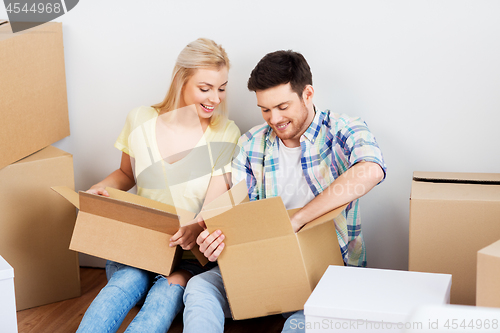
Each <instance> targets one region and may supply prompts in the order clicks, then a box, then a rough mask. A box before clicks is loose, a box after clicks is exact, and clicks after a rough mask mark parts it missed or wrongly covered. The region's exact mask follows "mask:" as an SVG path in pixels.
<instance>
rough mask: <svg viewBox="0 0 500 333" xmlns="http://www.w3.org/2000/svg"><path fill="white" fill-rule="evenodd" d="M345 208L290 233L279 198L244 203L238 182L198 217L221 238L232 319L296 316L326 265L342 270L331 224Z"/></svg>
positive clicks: (242, 187) (221, 260) (222, 266)
mask: <svg viewBox="0 0 500 333" xmlns="http://www.w3.org/2000/svg"><path fill="white" fill-rule="evenodd" d="M346 206H347V205H344V206H342V207H340V208H337V209H335V210H333V211H331V212H329V213H328V214H325V215H323V216H321V217H319V218H317V219H316V220H314V221H312V222H310V223H308V224H307V225H306V226H305V227H304V228H302V229H301V230H300V231H299V232H298V233H294V232H293V229H292V225H291V223H290V217H291V216H292V215H293V214H294V213H295V212H296V211H297V210H298V209H294V210H290V211H287V210H286V208H285V205H284V204H283V201H282V200H281V198H280V197H274V198H268V199H263V200H257V201H251V202H250V201H249V199H248V193H247V188H246V184H245V182H244V181H243V182H240V183H238V184H237V185H235V186H234V187H233V188H232V189H231V190H229V191H228V192H226V193H224V194H223V195H221V196H220V197H218V198H217V199H215V200H214V201H213V202H211V203H210V204H208V205H206V206H205V208H204V210H203V212H202V216H203V218H204V220H205V223H206V225H207V228H208V230H209V231H210V232H213V231H215V230H217V229H220V230H221V231H222V232H223V234H224V235H225V236H226V238H225V240H224V242H225V244H226V246H225V248H224V250H223V251H222V253H221V255H220V256H219V258H218V263H219V267H220V270H221V274H222V278H223V280H224V286H225V289H226V294H227V297H228V300H229V305H230V308H231V313H232V316H233V319H247V318H255V317H261V316H267V315H271V314H277V313H284V312H290V311H297V310H301V309H303V308H304V303H305V302H306V300H307V298H308V297H309V295H310V294H311V292H312V291H313V289H314V287H315V286H316V284H317V283H318V282H319V280H320V278H321V276H322V275H323V273H324V272H325V271H326V269H327V268H328V266H329V265H344V261H343V260H342V255H341V253H340V247H339V243H338V239H337V233H336V229H335V223H334V219H335V218H336V217H337V216H339V215H340V214H341V213H342V211H343V210H344V209H345V207H346Z"/></svg>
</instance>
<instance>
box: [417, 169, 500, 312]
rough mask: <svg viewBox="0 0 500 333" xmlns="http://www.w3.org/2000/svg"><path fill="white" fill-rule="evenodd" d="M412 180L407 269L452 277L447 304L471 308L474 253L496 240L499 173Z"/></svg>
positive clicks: (499, 226) (499, 209)
mask: <svg viewBox="0 0 500 333" xmlns="http://www.w3.org/2000/svg"><path fill="white" fill-rule="evenodd" d="M413 176H414V180H413V182H412V189H411V197H410V229H409V231H410V235H409V262H408V268H409V270H411V271H419V272H431V273H447V274H452V275H453V286H452V289H451V303H454V304H465V305H474V304H475V301H476V293H475V290H476V256H477V251H479V250H480V249H482V248H483V247H485V246H487V245H488V244H491V243H493V242H494V241H496V240H498V239H500V174H475V173H436V172H434V173H433V172H415V173H414V174H413Z"/></svg>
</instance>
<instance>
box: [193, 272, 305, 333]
mask: <svg viewBox="0 0 500 333" xmlns="http://www.w3.org/2000/svg"><path fill="white" fill-rule="evenodd" d="M184 306H185V308H184V314H183V316H184V318H183V319H184V331H183V332H184V333H199V332H203V333H223V332H224V321H225V318H231V311H230V309H229V303H228V301H227V297H226V291H225V290H224V284H223V282H222V277H221V274H220V270H219V267H218V266H217V267H215V268H212V269H211V270H209V271H207V272H205V273H202V274H199V275H196V276H194V277H192V278H191V280H189V282H188V284H187V286H186V290H185V292H184ZM299 322H302V323H303V322H304V312H303V311H298V312H295V313H293V314H292V315H291V316H290V317H288V319H287V321H286V323H285V325H284V327H283V332H286V333H289V332H290V333H291V332H294V333H299V332H305V329H304V325H303V324H302V325H299V324H297V323H299ZM299 327H300V328H302V329H299Z"/></svg>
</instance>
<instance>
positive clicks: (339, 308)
mask: <svg viewBox="0 0 500 333" xmlns="http://www.w3.org/2000/svg"><path fill="white" fill-rule="evenodd" d="M451 280H452V277H451V275H449V274H433V273H420V272H407V271H397V270H390V269H374V268H361V267H341V266H330V267H328V269H327V271H326V272H325V274H324V275H323V277H322V278H321V280H320V282H319V283H318V285H317V286H316V289H314V291H313V293H312V294H311V296H310V297H309V299H308V300H307V302H306V304H305V306H304V314H305V318H306V325H307V327H306V332H308V333H313V332H314V333H327V332H352V333H361V332H401V331H402V330H401V328H403V327H404V326H402V327H399V328H400V329H397V328H398V325H397V324H398V323H404V322H405V320H406V318H407V317H408V315H410V314H411V312H412V311H413V310H414V308H415V307H418V306H422V305H431V304H433V305H443V304H447V303H449V302H450V288H451V284H452V283H451ZM346 286H350V287H346ZM426 324H427V322H426ZM425 328H427V326H426V327H425Z"/></svg>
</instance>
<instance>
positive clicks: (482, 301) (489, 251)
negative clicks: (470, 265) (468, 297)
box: [476, 240, 500, 308]
mask: <svg viewBox="0 0 500 333" xmlns="http://www.w3.org/2000/svg"><path fill="white" fill-rule="evenodd" d="M476 286H477V287H476V305H477V306H487V307H494V308H500V240H499V241H496V242H495V243H493V244H491V245H489V246H487V247H485V248H483V249H481V250H479V251H478V252H477V285H476Z"/></svg>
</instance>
